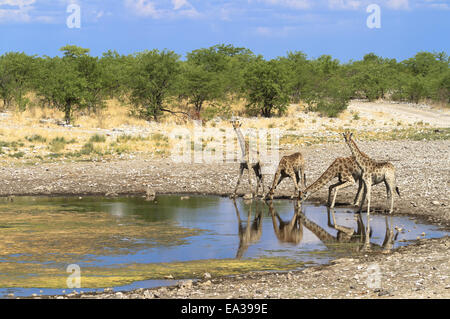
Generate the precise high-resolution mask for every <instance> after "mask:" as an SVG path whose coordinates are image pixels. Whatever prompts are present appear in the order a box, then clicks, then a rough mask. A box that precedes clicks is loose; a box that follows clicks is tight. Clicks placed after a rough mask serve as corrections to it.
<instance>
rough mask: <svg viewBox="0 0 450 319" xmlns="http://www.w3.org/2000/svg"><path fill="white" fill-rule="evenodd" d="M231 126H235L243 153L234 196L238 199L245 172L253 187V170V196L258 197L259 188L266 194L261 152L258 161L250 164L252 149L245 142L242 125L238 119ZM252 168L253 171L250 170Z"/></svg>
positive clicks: (234, 119)
mask: <svg viewBox="0 0 450 319" xmlns="http://www.w3.org/2000/svg"><path fill="white" fill-rule="evenodd" d="M230 122H231V124H232V125H233V129H234V131H235V132H236V135H237V138H238V141H239V145H240V147H241V151H242V158H241V163H240V167H239V178H238V181H237V184H236V187H235V188H234V194H233V196H234V197H236V193H237V189H238V187H239V184H240V183H241V179H242V175H243V174H244V170H247V171H248V183H249V185H250V187H251V186H252V177H251V169H253V172H254V173H255V175H256V191H255V192H254V193H253V196H255V195H258V189H259V186H260V185H261V186H262V191H263V194H264V177H263V174H262V166H261V162H260V160H259V152H257V156H258V157H257V160H256V161H255V162H254V163H250V148H249V142H248V141H247V140H245V138H244V135H243V134H242V131H241V125H242V123H241V122H240V121H239V120H238V119H236V118H233V119H232V120H231V121H230ZM250 168H251V169H250Z"/></svg>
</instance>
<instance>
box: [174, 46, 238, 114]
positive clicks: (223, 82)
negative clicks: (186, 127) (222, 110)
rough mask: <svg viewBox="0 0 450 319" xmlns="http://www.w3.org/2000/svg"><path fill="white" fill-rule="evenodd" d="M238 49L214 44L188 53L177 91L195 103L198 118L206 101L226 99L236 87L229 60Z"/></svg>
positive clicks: (191, 103) (189, 102) (190, 103)
mask: <svg viewBox="0 0 450 319" xmlns="http://www.w3.org/2000/svg"><path fill="white" fill-rule="evenodd" d="M238 52H239V50H236V51H235V50H233V49H232V47H224V46H214V47H210V48H206V49H199V50H194V51H192V52H190V53H188V54H187V60H186V62H184V63H183V68H182V76H181V77H180V81H179V84H178V92H179V93H180V97H182V98H186V99H187V101H188V104H189V105H192V106H193V108H194V111H195V114H196V117H200V112H201V111H202V108H203V106H204V104H205V102H207V101H215V100H221V99H224V98H225V96H226V93H227V91H228V90H230V89H231V87H233V86H232V85H231V83H233V81H232V77H231V76H230V73H229V71H230V66H231V64H230V61H231V56H234V55H236V54H237V53H238Z"/></svg>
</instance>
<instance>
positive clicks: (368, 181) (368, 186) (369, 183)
mask: <svg viewBox="0 0 450 319" xmlns="http://www.w3.org/2000/svg"><path fill="white" fill-rule="evenodd" d="M364 183H365V184H366V189H367V231H366V242H365V248H366V250H370V194H371V190H372V178H370V179H365V180H364Z"/></svg>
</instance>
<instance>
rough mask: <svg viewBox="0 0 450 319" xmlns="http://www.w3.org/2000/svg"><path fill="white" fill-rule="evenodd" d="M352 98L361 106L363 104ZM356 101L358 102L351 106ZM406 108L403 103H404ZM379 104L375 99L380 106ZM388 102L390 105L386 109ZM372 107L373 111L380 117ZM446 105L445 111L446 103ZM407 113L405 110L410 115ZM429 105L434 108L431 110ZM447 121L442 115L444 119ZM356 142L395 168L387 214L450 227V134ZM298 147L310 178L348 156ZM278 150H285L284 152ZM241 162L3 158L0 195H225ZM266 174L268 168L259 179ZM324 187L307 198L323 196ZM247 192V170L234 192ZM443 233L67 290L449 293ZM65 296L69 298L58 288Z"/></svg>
mask: <svg viewBox="0 0 450 319" xmlns="http://www.w3.org/2000/svg"><path fill="white" fill-rule="evenodd" d="M358 103H360V102H353V103H352V106H351V107H350V109H351V108H353V107H356V108H357V109H358V112H360V114H361V115H362V114H363V112H365V111H364V110H365V103H363V102H361V104H358ZM358 105H359V106H358ZM403 107H406V109H405V110H403ZM383 108H385V106H380V109H383ZM391 111H392V110H391ZM377 112H382V110H381V111H373V112H372V113H371V114H372V115H373V116H378V115H377ZM396 112H399V113H401V115H399V114H396V115H394V117H396V118H399V117H400V116H401V117H402V118H404V119H405V120H406V119H407V118H408V117H411V116H412V117H414V116H417V117H416V118H414V119H412V120H414V121H415V122H416V121H421V120H423V121H425V120H426V121H431V122H433V121H434V122H433V124H430V125H435V126H440V127H442V126H443V125H444V124H445V126H448V123H449V122H448V121H447V117H446V116H448V115H445V114H443V113H442V114H439V115H438V116H435V114H436V111H433V110H429V109H422V108H411V107H408V106H402V107H401V108H396ZM444 113H445V112H444ZM411 114H412V115H411ZM433 114H434V115H433ZM444 122H445V123H444ZM359 146H360V148H361V150H362V151H363V152H365V153H367V154H370V155H371V156H372V157H373V158H375V159H377V160H390V161H392V163H393V164H394V165H395V167H396V169H397V182H398V186H399V188H400V192H401V197H400V198H399V197H395V210H394V214H408V215H413V216H416V217H419V218H421V219H424V220H425V221H426V222H431V223H434V224H437V225H440V226H441V227H443V228H445V229H447V230H448V229H449V227H450V209H449V205H450V200H449V199H450V196H449V195H450V189H449V182H450V180H449V176H450V165H449V164H450V161H449V159H450V158H449V154H450V152H449V151H450V141H374V142H360V143H359ZM293 151H301V152H302V153H303V155H304V157H305V160H306V166H307V168H306V174H307V184H310V183H311V182H313V181H314V180H315V179H317V178H318V177H319V176H320V175H321V173H322V172H323V171H324V170H325V169H326V168H327V167H328V165H330V164H331V162H332V161H333V160H334V159H335V158H336V157H339V156H349V155H350V152H349V150H348V147H346V145H345V144H344V143H343V142H342V143H333V144H319V145H312V146H306V147H302V148H301V149H295V150H290V151H289V153H291V152H293ZM282 155H283V154H282ZM238 168H239V164H238V163H221V164H195V163H178V164H176V163H173V162H171V161H170V160H168V159H161V158H152V157H146V156H135V155H126V156H124V157H123V158H122V159H120V160H119V159H118V160H108V161H106V160H100V161H89V162H70V161H59V162H54V163H37V164H36V165H32V166H31V165H22V164H18V163H15V164H10V165H5V166H3V167H2V168H1V174H2V183H1V184H0V196H9V197H13V196H20V195H78V196H79V195H81V196H83V195H107V196H118V195H126V194H136V195H144V194H145V192H146V191H147V190H148V189H151V190H154V191H155V192H156V193H157V194H158V193H159V194H163V193H179V194H216V195H222V196H228V195H229V194H230V193H232V191H233V189H234V185H235V183H236V180H237V174H238ZM272 178H273V177H272V176H269V175H268V176H266V177H265V179H266V180H265V185H266V188H267V187H269V185H270V184H271V182H272ZM293 189H294V188H293V185H292V183H291V182H290V181H289V180H288V179H286V180H285V181H283V182H282V183H281V184H280V186H279V188H277V191H276V197H289V196H290V195H291V194H292V193H293ZM356 190H357V187H356V185H355V186H353V187H349V188H347V189H345V190H343V191H342V192H341V193H340V194H339V195H338V197H337V202H338V205H349V203H350V202H351V201H352V200H353V197H354V194H355V193H356ZM327 191H328V189H327V188H326V187H324V188H323V189H322V190H320V191H319V192H317V193H316V194H314V195H313V196H312V198H310V200H311V201H313V202H319V203H325V202H326V198H327ZM248 192H249V185H248V183H247V178H246V177H245V176H244V179H243V182H242V184H241V187H240V190H239V193H240V194H241V195H243V194H245V193H248ZM372 198H373V201H374V204H373V205H374V208H375V211H376V212H378V213H383V212H384V209H385V208H386V202H385V201H386V192H385V188H384V185H378V186H375V187H374V189H373V193H372ZM449 246H450V240H449V238H448V237H445V238H441V239H433V240H430V239H428V240H420V241H418V242H417V243H416V244H415V245H410V246H408V247H402V248H399V249H396V250H394V251H393V252H391V253H389V254H380V253H370V252H369V253H365V254H362V255H361V256H358V257H355V258H352V259H348V258H347V259H341V260H336V261H334V262H333V263H332V264H331V265H327V266H320V267H311V268H307V269H306V270H303V271H293V272H289V273H250V274H246V275H241V276H236V277H227V278H205V279H203V280H201V281H199V282H196V283H193V282H189V281H188V282H185V283H182V284H180V285H178V286H177V287H169V288H159V289H150V290H146V289H145V290H144V289H140V290H136V291H132V292H126V293H122V292H120V293H114V292H111V291H107V292H105V293H101V294H84V295H72V296H69V297H72V298H449V297H450V258H449V254H448V252H449ZM374 265H375V266H376V267H378V269H379V270H380V274H381V285H380V286H378V287H376V288H371V287H369V286H368V284H367V274H368V271H369V270H370V269H371V267H372V266H374ZM59 298H67V297H59Z"/></svg>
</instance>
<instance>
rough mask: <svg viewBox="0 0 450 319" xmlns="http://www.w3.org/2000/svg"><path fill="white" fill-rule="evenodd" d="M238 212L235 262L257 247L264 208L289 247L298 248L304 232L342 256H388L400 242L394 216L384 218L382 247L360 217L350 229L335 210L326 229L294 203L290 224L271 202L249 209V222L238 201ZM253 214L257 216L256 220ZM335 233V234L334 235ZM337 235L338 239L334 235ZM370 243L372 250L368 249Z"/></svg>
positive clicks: (328, 210)
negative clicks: (370, 253)
mask: <svg viewBox="0 0 450 319" xmlns="http://www.w3.org/2000/svg"><path fill="white" fill-rule="evenodd" d="M233 204H234V207H235V211H236V216H237V220H238V230H239V232H238V233H239V247H238V250H237V253H236V258H237V259H241V258H242V257H243V256H244V254H245V252H246V251H247V250H248V248H249V246H250V245H252V244H255V243H257V242H258V241H259V240H260V239H261V235H262V226H263V219H264V217H263V208H264V207H263V205H265V204H266V205H267V206H268V208H269V214H270V216H271V218H272V225H273V230H274V233H275V236H276V237H277V239H278V241H279V242H281V243H288V244H293V245H299V244H300V243H301V241H302V239H303V235H304V228H306V229H308V230H309V231H311V232H312V233H313V234H314V235H315V236H316V237H317V238H318V239H319V240H320V241H321V242H322V243H323V244H324V245H325V246H326V247H327V249H328V250H330V251H340V252H344V251H346V252H353V253H357V252H362V251H366V250H368V249H370V250H377V251H381V252H389V251H390V250H391V249H392V248H393V246H394V242H395V240H396V239H397V236H398V232H396V233H394V228H393V225H392V216H385V234H384V240H383V243H382V244H377V243H374V242H371V241H370V239H371V238H372V229H371V228H370V231H369V234H367V229H366V227H365V225H364V221H363V219H362V214H361V213H358V212H356V213H353V216H354V219H355V221H356V227H349V226H348V225H345V226H344V225H342V224H340V223H337V221H336V216H335V211H334V209H332V208H327V222H326V223H324V225H326V226H324V227H322V226H319V225H318V224H317V223H315V222H314V221H312V220H311V219H309V218H308V217H306V215H305V214H304V213H303V212H302V208H301V207H302V205H301V203H300V202H299V201H297V200H295V201H294V205H293V208H294V209H293V216H292V218H291V219H290V220H283V219H282V218H281V217H280V215H279V214H278V212H277V211H276V209H275V208H274V205H273V203H272V201H269V202H265V204H263V202H262V201H255V202H253V203H252V204H250V205H248V211H247V220H246V221H245V220H242V219H241V216H240V213H239V209H238V207H237V205H236V201H234V200H233ZM253 210H254V211H255V214H254V216H253ZM349 215H350V214H349ZM333 230H336V231H337V232H336V233H335V232H334V231H333ZM334 233H335V235H333V234H334ZM367 242H369V246H367Z"/></svg>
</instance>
